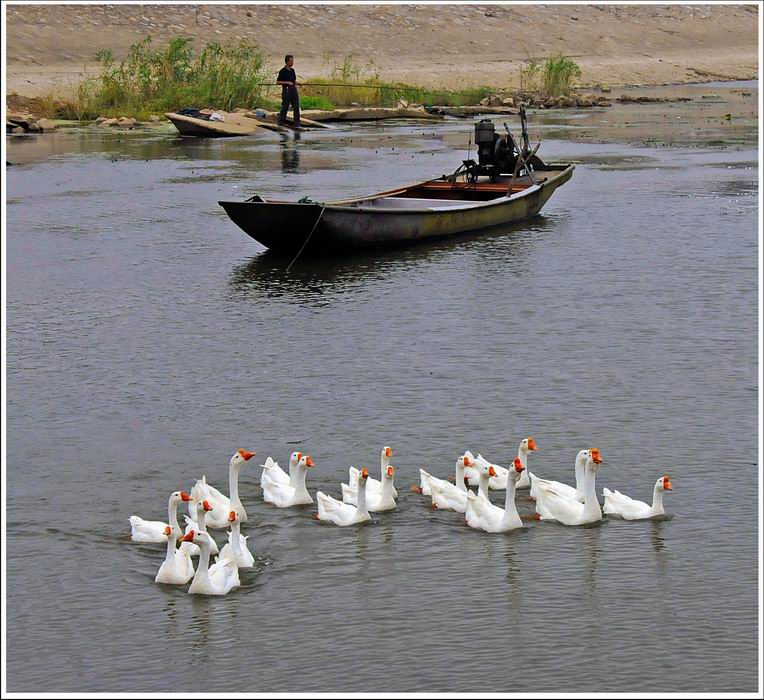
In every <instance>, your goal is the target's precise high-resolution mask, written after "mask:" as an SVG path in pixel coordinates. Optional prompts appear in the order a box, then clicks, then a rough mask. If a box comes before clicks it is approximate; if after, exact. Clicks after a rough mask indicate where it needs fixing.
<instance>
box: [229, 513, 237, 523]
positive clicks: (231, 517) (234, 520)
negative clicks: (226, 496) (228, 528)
mask: <svg viewBox="0 0 764 700" xmlns="http://www.w3.org/2000/svg"><path fill="white" fill-rule="evenodd" d="M228 522H229V523H233V522H236V511H235V510H232V511H231V512H230V513H229V514H228Z"/></svg>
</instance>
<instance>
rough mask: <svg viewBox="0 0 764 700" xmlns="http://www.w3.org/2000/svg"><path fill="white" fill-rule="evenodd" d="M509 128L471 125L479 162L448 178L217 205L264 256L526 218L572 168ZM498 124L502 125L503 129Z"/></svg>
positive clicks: (414, 238) (409, 238)
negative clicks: (335, 196) (325, 198)
mask: <svg viewBox="0 0 764 700" xmlns="http://www.w3.org/2000/svg"><path fill="white" fill-rule="evenodd" d="M521 114H522V117H523V138H524V144H523V146H518V145H517V143H516V142H515V140H514V139H513V137H512V135H511V133H510V132H509V129H507V136H506V137H503V138H502V137H499V136H498V135H497V134H496V133H495V127H494V125H493V123H492V122H490V120H487V119H484V120H482V121H480V122H478V124H476V125H475V143H476V145H477V147H478V158H479V162H475V161H474V160H465V161H462V165H461V166H459V168H457V170H456V171H455V172H454V173H453V174H451V175H444V176H442V177H439V178H435V179H433V180H427V181H424V182H418V183H415V184H413V185H409V186H405V187H399V188H397V189H394V190H389V191H387V192H378V193H376V194H373V195H367V196H365V197H359V198H356V199H345V200H338V201H329V202H320V201H312V200H309V199H308V198H304V199H302V200H300V201H299V202H288V201H280V200H268V199H265V198H264V197H261V196H259V195H255V196H253V197H250V198H249V199H247V200H245V201H243V202H232V201H222V202H219V204H220V206H222V207H223V209H225V212H226V214H228V216H229V217H230V218H231V220H232V221H233V222H234V223H235V224H236V225H237V226H239V228H241V229H242V230H243V231H244V232H245V233H247V234H248V235H249V236H251V237H252V238H254V239H255V240H256V241H258V242H259V243H261V244H262V245H264V246H265V247H266V248H269V249H270V250H273V251H276V252H280V253H286V254H294V253H298V252H300V251H303V252H304V253H309V252H310V253H324V252H331V253H336V252H343V251H348V250H355V249H359V248H368V247H383V246H392V245H406V244H412V243H418V242H422V241H430V240H433V239H436V238H443V237H447V236H454V235H458V234H462V233H468V232H475V231H482V230H485V229H489V228H492V227H496V226H503V225H506V224H512V223H516V222H518V221H523V220H525V219H529V218H531V217H533V216H535V215H536V214H538V213H539V212H540V211H541V208H542V207H543V206H544V204H545V203H546V201H547V200H548V199H549V198H550V197H551V196H552V194H553V193H554V191H555V190H556V189H557V188H558V187H560V186H561V185H563V184H564V183H566V182H567V181H568V180H569V179H570V178H571V176H572V175H573V170H574V168H575V166H574V165H572V164H569V163H549V164H547V163H544V162H543V161H542V160H541V159H540V158H539V157H538V156H537V155H536V150H538V146H536V148H535V149H533V150H531V149H530V147H529V144H528V142H527V131H526V129H525V119H524V112H521ZM505 126H506V125H505Z"/></svg>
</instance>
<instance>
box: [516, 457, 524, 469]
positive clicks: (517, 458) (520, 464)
mask: <svg viewBox="0 0 764 700" xmlns="http://www.w3.org/2000/svg"><path fill="white" fill-rule="evenodd" d="M523 469H525V467H524V466H523V463H522V462H521V461H520V458H519V457H515V471H516V472H521V471H522V470H523Z"/></svg>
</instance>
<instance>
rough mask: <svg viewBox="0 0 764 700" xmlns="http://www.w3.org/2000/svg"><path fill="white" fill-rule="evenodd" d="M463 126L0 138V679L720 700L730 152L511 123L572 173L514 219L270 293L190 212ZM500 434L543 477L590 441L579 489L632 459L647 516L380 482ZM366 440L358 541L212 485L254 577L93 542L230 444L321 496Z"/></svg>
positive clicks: (746, 239)
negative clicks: (657, 484) (568, 518)
mask: <svg viewBox="0 0 764 700" xmlns="http://www.w3.org/2000/svg"><path fill="white" fill-rule="evenodd" d="M470 128H471V125H470V123H468V122H467V123H449V124H446V125H437V126H432V125H425V126H411V125H400V124H399V125H390V124H386V125H364V126H356V127H354V128H352V129H350V128H347V129H339V130H337V131H333V132H320V133H314V132H306V133H304V134H303V135H302V138H301V139H300V140H299V141H294V140H292V139H291V138H289V139H286V140H282V141H279V140H278V137H276V136H274V135H271V134H267V135H264V136H262V137H257V138H251V139H236V140H232V141H202V140H183V139H176V138H172V137H169V136H168V135H166V134H156V135H149V134H98V133H88V134H79V135H67V134H65V133H57V134H54V135H50V136H47V135H46V136H45V137H41V138H38V139H33V138H18V139H11V140H10V141H9V153H8V157H9V159H10V160H11V161H12V162H14V163H15V165H14V166H12V167H11V168H9V170H8V192H7V198H8V199H7V220H8V230H7V255H8V257H7V260H8V296H7V312H8V317H7V329H8V343H7V349H8V373H7V377H8V399H7V409H8V445H7V455H8V492H7V505H6V508H7V510H6V517H7V522H8V529H7V534H8V536H7V545H8V550H7V556H8V563H7V576H8V589H7V604H8V608H7V612H8V642H9V647H8V687H9V690H13V691H22V690H27V691H30V690H49V691H50V690H62V691H64V690H102V691H107V690H108V691H127V690H133V691H139V690H140V691H171V690H177V691H213V690H214V691H287V690H290V691H308V690H332V691H374V690H421V691H447V690H454V691H457V690H459V691H467V690H475V691H524V692H525V691H562V690H573V689H576V690H582V691H616V690H621V691H660V690H667V691H668V690H677V689H684V690H693V691H730V690H740V691H744V690H746V691H752V690H755V689H756V684H757V675H756V658H757V653H758V642H757V637H758V630H757V622H756V618H757V597H756V580H757V562H756V552H757V550H756V523H757V517H758V506H759V503H758V501H757V489H758V476H757V474H758V465H757V436H756V425H757V424H756V412H757V409H756V396H757V395H756V391H757V364H756V350H757V345H756V318H757V286H756V285H757V281H756V279H757V268H756V264H757V263H756V260H757V202H756V199H757V192H758V186H759V185H758V179H757V155H756V150H755V148H754V147H751V148H746V147H737V148H734V149H718V148H717V149H705V148H687V149H682V148H673V149H648V148H634V147H628V146H624V145H616V144H600V145H596V146H591V145H588V144H586V145H583V144H576V143H570V142H564V141H555V140H546V141H545V142H544V144H543V145H542V151H541V152H542V153H543V154H544V155H545V157H546V159H547V160H560V161H567V160H574V161H575V162H577V163H578V165H577V168H576V172H575V174H574V176H573V179H572V180H571V181H570V183H568V184H567V185H565V186H564V187H562V188H561V189H560V190H558V191H557V193H555V195H554V196H553V197H552V199H551V200H550V201H549V203H548V204H547V206H546V207H545V209H544V211H543V215H542V216H539V217H537V218H536V219H534V220H533V221H531V222H528V223H525V224H521V225H517V226H514V227H509V228H507V229H505V230H498V231H491V232H490V233H486V234H484V235H472V236H466V237H462V238H459V239H455V240H451V241H446V242H441V243H437V244H433V245H426V246H423V247H418V248H411V249H407V250H403V251H396V252H392V253H385V252H372V253H367V254H363V255H357V256H354V257H351V258H344V259H334V258H329V259H308V258H305V259H300V260H298V261H297V263H295V265H294V267H293V268H292V270H291V271H290V272H289V273H288V274H287V273H285V268H286V265H287V261H285V260H283V259H281V258H278V257H274V256H272V255H270V254H267V253H265V252H264V250H263V249H262V248H261V247H260V246H259V245H258V244H256V243H255V242H254V241H252V240H251V239H249V238H248V237H246V236H245V235H244V234H243V233H242V232H241V231H239V230H238V229H237V228H236V227H235V226H234V225H233V224H232V223H231V222H230V221H229V220H228V219H227V217H226V216H225V214H224V212H223V211H222V209H221V208H220V207H219V206H218V205H217V200H218V199H225V198H235V199H238V198H243V197H245V196H248V195H250V194H253V193H255V192H259V193H263V194H265V195H269V194H270V195H276V194H279V195H282V196H284V195H286V198H293V199H297V198H299V197H301V196H303V195H311V196H313V197H316V198H322V199H324V198H325V199H329V198H339V197H343V196H350V195H355V194H362V193H366V192H372V191H376V190H382V189H388V188H391V187H394V186H396V185H398V184H399V183H401V182H411V181H415V180H417V179H420V178H425V177H429V176H432V175H439V174H441V173H443V172H450V171H451V170H453V169H454V168H455V167H456V165H458V163H459V161H460V159H461V158H462V157H464V156H465V150H466V149H465V146H466V142H467V138H468V134H469V131H470ZM527 435H532V436H533V437H534V438H535V439H536V441H537V443H538V451H537V452H536V453H534V454H533V455H532V456H531V460H530V466H531V469H532V470H533V471H534V472H535V473H537V474H540V475H544V476H549V477H551V478H556V479H560V480H564V481H568V482H570V481H571V479H572V464H573V459H574V456H575V454H576V452H577V451H578V450H579V449H581V448H583V447H587V446H592V445H596V446H598V447H599V448H600V449H601V450H602V453H603V456H604V458H605V464H603V466H602V468H601V469H600V470H599V473H598V482H597V483H598V490H599V489H601V487H602V486H609V487H611V488H618V489H619V490H622V491H624V492H626V493H628V494H630V495H632V496H635V497H637V498H641V499H649V497H650V494H651V489H652V484H653V483H654V481H655V479H656V478H657V477H658V476H659V475H661V474H663V473H664V472H668V473H669V474H670V475H671V480H672V482H673V485H674V491H673V493H672V494H670V495H669V497H668V498H667V499H666V501H667V504H668V510H669V511H670V512H671V513H673V514H674V517H673V519H670V520H666V521H662V522H631V523H629V522H617V521H606V522H604V523H603V525H602V526H600V527H590V528H568V527H563V526H559V525H555V524H553V523H529V524H528V526H527V527H526V528H524V529H523V530H520V531H516V532H514V533H511V534H508V535H498V536H497V535H488V534H485V533H477V532H473V531H470V530H468V529H466V528H465V527H464V525H463V523H462V520H461V518H460V516H458V515H456V514H454V513H446V512H437V511H432V510H430V509H429V508H428V507H427V503H426V501H425V500H424V499H423V498H422V497H420V496H417V495H416V494H413V493H410V492H409V491H408V487H409V486H410V485H411V484H412V483H414V482H415V481H416V480H417V469H418V468H419V467H426V468H427V469H429V470H431V471H432V472H434V473H436V474H439V475H445V474H446V473H450V472H451V471H452V470H453V464H454V461H455V459H456V457H457V455H458V454H460V453H461V452H462V451H463V450H465V449H472V450H473V451H480V452H482V453H483V454H484V455H486V456H487V457H489V458H490V459H492V460H494V461H496V462H499V463H504V464H506V463H507V462H508V461H509V460H510V459H511V457H512V456H513V454H514V452H515V450H516V448H517V444H518V443H519V441H520V440H521V439H522V438H523V437H526V436H527ZM385 444H389V445H391V446H392V447H393V448H394V450H395V457H394V460H393V463H394V464H395V466H396V467H397V472H396V484H397V485H398V489H399V491H400V492H401V498H400V502H399V507H398V509H397V510H396V511H395V512H392V513H389V514H380V515H377V516H375V517H374V519H373V522H372V523H371V524H369V525H368V526H364V527H356V528H346V529H340V528H334V527H331V526H326V525H322V524H320V523H317V522H315V521H313V520H311V518H310V515H311V513H312V512H313V511H314V508H312V507H308V508H304V509H299V508H298V509H290V510H277V509H275V508H273V507H271V506H269V505H267V504H265V503H263V500H262V496H261V492H260V489H259V487H257V486H256V483H257V481H258V478H259V471H260V470H259V469H258V468H256V467H254V466H253V467H245V468H244V469H243V471H242V486H241V490H242V497H243V501H244V503H245V505H246V507H247V509H248V511H249V513H250V522H249V523H248V524H247V527H246V529H245V533H246V534H247V535H249V544H250V547H251V549H252V550H253V551H254V553H255V554H256V556H257V562H256V567H255V569H253V570H242V572H241V578H242V587H241V589H240V590H238V591H236V592H234V593H232V594H231V595H228V596H226V597H224V598H212V599H206V598H201V597H194V596H189V595H187V594H186V592H185V590H184V589H182V588H172V587H164V586H158V585H156V584H154V582H153V577H154V575H155V573H156V571H157V569H158V567H159V565H160V563H161V561H162V559H163V557H164V550H165V548H164V546H163V545H135V544H131V543H129V542H128V533H129V525H128V517H129V516H130V515H131V514H133V513H136V514H139V515H141V516H143V517H147V518H151V519H164V517H165V516H166V502H167V496H168V494H169V493H170V492H171V491H173V490H176V489H179V488H185V489H187V490H188V489H190V488H191V486H192V484H193V479H194V478H195V477H199V476H201V475H202V474H203V473H204V474H206V475H207V477H208V479H209V480H210V482H212V483H213V484H215V485H217V486H219V487H221V488H222V489H223V490H224V491H227V463H228V459H229V457H230V455H231V453H232V452H233V451H234V449H235V448H237V447H240V446H241V447H246V448H248V449H254V450H256V451H257V453H258V456H257V458H256V460H255V461H257V462H258V463H261V462H262V461H263V459H264V458H265V456H266V455H269V454H270V455H273V456H274V457H275V458H277V459H279V460H280V461H281V463H282V464H286V462H287V455H288V454H289V452H291V451H292V450H295V449H300V450H302V451H306V452H310V453H311V455H312V456H313V458H314V460H315V461H316V463H317V465H318V466H317V468H316V469H315V470H312V471H311V473H310V480H309V486H310V487H311V489H316V488H321V489H323V490H327V491H328V492H329V493H332V494H335V495H337V494H338V493H339V483H340V481H341V480H342V479H343V477H344V476H345V475H346V473H347V471H346V470H347V467H348V466H349V465H351V464H355V465H368V466H369V467H370V468H371V469H372V472H373V473H375V472H376V470H377V465H378V459H379V457H378V455H379V451H380V449H381V447H382V445H385ZM492 496H493V498H494V500H495V501H497V502H501V500H502V499H503V492H499V493H494V494H492ZM519 508H520V510H521V512H528V513H530V512H531V510H532V504H531V503H530V502H529V501H527V500H521V501H519ZM216 535H217V538H218V540H219V541H222V539H223V536H222V532H221V531H218V532H217V533H216ZM43 660H44V662H43ZM41 664H42V665H41Z"/></svg>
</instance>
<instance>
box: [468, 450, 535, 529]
mask: <svg viewBox="0 0 764 700" xmlns="http://www.w3.org/2000/svg"><path fill="white" fill-rule="evenodd" d="M481 469H485V467H484V466H481ZM523 471H524V467H523V464H522V462H521V461H520V458H519V457H515V460H514V462H513V463H512V470H511V472H510V474H509V477H508V479H507V492H506V495H505V496H504V508H499V507H498V506H495V505H493V503H491V502H490V501H489V500H488V499H487V498H479V497H478V496H476V495H475V494H474V493H472V492H471V491H470V492H469V493H468V494H467V509H466V513H465V516H464V521H465V522H466V523H467V525H469V526H470V527H471V528H473V529H475V530H483V531H484V532H508V531H509V530H516V529H517V528H519V527H522V526H523V523H522V521H521V520H520V516H519V515H518V513H517V508H516V507H515V489H516V488H517V482H518V481H520V476H521V474H522V473H523Z"/></svg>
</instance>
